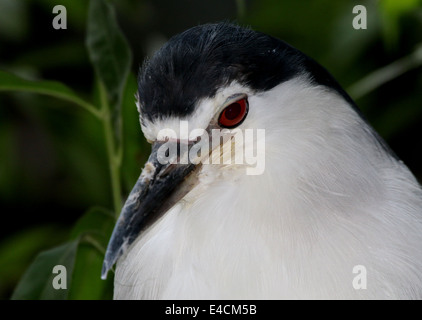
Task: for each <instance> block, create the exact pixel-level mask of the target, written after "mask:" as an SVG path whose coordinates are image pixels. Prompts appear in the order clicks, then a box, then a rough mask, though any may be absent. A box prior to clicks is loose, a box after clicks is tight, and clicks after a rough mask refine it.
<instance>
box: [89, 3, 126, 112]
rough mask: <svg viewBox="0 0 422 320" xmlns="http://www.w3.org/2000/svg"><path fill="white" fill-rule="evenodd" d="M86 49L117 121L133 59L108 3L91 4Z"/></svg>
mask: <svg viewBox="0 0 422 320" xmlns="http://www.w3.org/2000/svg"><path fill="white" fill-rule="evenodd" d="M86 45H87V48H88V53H89V57H90V60H91V62H92V64H93V66H94V69H95V72H96V74H97V76H98V78H99V79H100V80H101V82H102V84H103V85H104V87H105V89H106V92H107V98H108V101H109V105H111V106H112V107H113V108H114V114H113V116H114V117H117V116H118V115H119V114H120V104H121V99H122V94H123V90H124V86H125V83H126V79H127V76H128V74H129V71H130V67H131V64H132V55H131V51H130V48H129V45H128V43H127V41H126V38H125V37H124V36H123V34H122V32H121V31H120V28H119V26H118V24H117V21H116V17H115V13H114V10H113V7H112V6H111V5H110V4H108V3H107V2H106V1H104V0H91V1H90V5H89V9H88V23H87V36H86Z"/></svg>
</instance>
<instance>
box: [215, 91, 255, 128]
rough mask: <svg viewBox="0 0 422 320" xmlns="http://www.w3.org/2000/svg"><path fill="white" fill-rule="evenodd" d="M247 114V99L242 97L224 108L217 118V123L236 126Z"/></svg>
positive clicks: (228, 126) (229, 126) (224, 125)
mask: <svg viewBox="0 0 422 320" xmlns="http://www.w3.org/2000/svg"><path fill="white" fill-rule="evenodd" d="M247 114H248V101H247V100H246V98H243V99H241V100H239V101H236V102H234V103H232V104H230V105H228V106H227V107H225V108H224V110H223V111H222V112H221V114H220V117H219V118H218V124H219V125H220V126H221V127H225V128H234V127H237V126H238V125H240V124H241V123H242V122H243V120H245V118H246V115H247Z"/></svg>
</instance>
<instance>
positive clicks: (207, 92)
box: [102, 23, 376, 278]
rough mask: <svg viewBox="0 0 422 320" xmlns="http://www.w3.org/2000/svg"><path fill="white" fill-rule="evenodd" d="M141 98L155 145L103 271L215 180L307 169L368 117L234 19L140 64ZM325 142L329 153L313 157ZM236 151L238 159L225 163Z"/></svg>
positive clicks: (329, 81)
mask: <svg viewBox="0 0 422 320" xmlns="http://www.w3.org/2000/svg"><path fill="white" fill-rule="evenodd" d="M137 98H138V99H137V107H138V111H139V114H140V123H141V128H142V131H143V133H144V135H145V137H146V139H147V140H148V141H149V142H150V143H151V144H152V151H151V155H150V157H149V159H148V161H147V162H146V164H145V167H144V169H143V171H142V173H141V175H140V177H139V179H138V181H137V182H136V185H135V186H134V188H133V190H132V192H131V193H130V195H129V197H128V199H127V201H126V203H125V205H124V207H123V209H122V212H121V215H120V217H119V219H118V221H117V223H116V226H115V229H114V231H113V234H112V237H111V239H110V243H109V246H108V249H107V253H106V257H105V260H104V265H103V271H102V277H103V278H105V277H106V275H107V272H108V271H109V270H110V268H111V267H112V266H113V265H114V263H115V262H116V261H117V259H118V258H119V257H120V256H121V255H122V254H124V253H125V251H126V250H127V248H128V247H129V246H130V245H131V244H132V243H133V242H134V240H135V239H136V238H138V237H139V235H140V234H141V233H142V232H143V231H144V230H145V229H146V228H148V227H149V226H151V224H153V223H154V222H155V221H156V220H157V219H159V218H160V217H161V216H162V215H165V214H166V212H167V211H168V210H169V209H170V208H171V207H172V206H174V205H175V204H176V203H177V202H179V201H181V200H183V199H185V200H186V199H192V198H194V197H195V196H198V195H201V194H206V188H207V186H208V185H211V184H212V183H214V182H215V181H216V180H219V181H221V180H227V181H236V180H238V179H242V177H243V178H244V177H245V176H247V178H250V179H254V177H253V176H257V175H259V176H262V179H266V180H265V181H267V182H268V183H271V181H273V180H277V179H280V177H284V179H285V180H286V181H289V177H290V176H291V175H297V176H298V175H300V174H301V172H303V171H304V170H305V169H304V168H305V167H306V166H312V165H320V166H321V167H324V165H325V164H324V162H325V161H330V159H331V158H333V157H334V154H335V151H336V149H339V148H341V147H342V143H343V142H344V141H347V138H345V137H346V136H347V132H349V133H351V134H353V132H356V130H361V128H362V123H363V121H362V119H361V118H360V117H359V116H358V112H357V109H356V108H355V106H354V103H353V101H352V100H351V99H350V97H349V96H348V95H347V94H346V93H345V92H344V90H343V89H342V88H341V87H340V85H339V84H338V83H337V82H336V80H335V79H334V78H333V77H332V76H331V75H330V74H329V73H328V72H327V71H326V70H325V69H324V68H323V67H321V66H320V65H319V64H318V63H316V62H315V61H314V60H312V59H311V58H309V57H307V56H306V55H305V54H303V53H302V52H300V51H299V50H297V49H295V48H293V47H292V46H290V45H288V44H287V43H285V42H283V41H281V40H278V39H276V38H273V37H271V36H268V35H265V34H262V33H259V32H256V31H253V30H251V29H247V28H242V27H240V26H237V25H233V24H229V23H219V24H207V25H201V26H197V27H194V28H192V29H189V30H187V31H185V32H183V33H181V34H179V35H176V36H174V37H173V38H171V39H170V40H169V41H168V42H167V43H166V44H165V45H164V46H163V47H162V48H161V49H160V50H158V51H157V52H156V53H155V55H154V56H153V57H152V58H151V59H149V60H147V61H146V62H145V63H144V65H143V66H142V68H141V71H140V73H139V77H138V93H137ZM339 106H340V107H339ZM341 106H345V107H341ZM351 119H352V120H353V121H350V120H351ZM248 130H249V132H248ZM259 130H263V131H259ZM216 134H219V135H220V136H219V137H218V139H217V140H215V139H213V137H215V135H216ZM375 140H376V139H375ZM215 141H217V142H215ZM356 143H357V144H360V143H362V141H359V139H357V142H356ZM224 146H229V148H226V149H225V148H224ZM322 148H325V149H327V148H328V152H327V155H326V156H322V157H320V158H319V159H316V155H320V154H322V153H324V151H322ZM330 148H331V149H330ZM356 148H359V146H358V145H357V146H356ZM349 149H350V150H351V151H350V154H349V153H348V152H345V153H344V152H343V153H342V154H343V155H342V157H343V158H344V161H346V162H347V161H348V159H347V158H353V157H354V154H353V152H352V150H355V149H353V147H350V148H349ZM216 150H217V152H216ZM236 150H237V151H239V150H240V151H239V152H240V153H241V156H240V158H239V159H241V160H240V161H237V162H236V161H234V160H233V157H232V158H230V160H231V161H226V160H227V156H228V155H232V156H233V155H234V154H235V153H236V152H235V151H236ZM330 150H332V153H331V155H330ZM242 152H243V154H242ZM236 155H238V153H236ZM242 155H243V157H242ZM246 155H249V156H250V158H249V159H248V158H247V157H246ZM225 156H226V158H224V157H225ZM259 157H261V158H259ZM341 160H342V159H340V161H341ZM265 164H267V165H265ZM304 164H305V165H304ZM334 168H335V167H334ZM292 169H294V170H292ZM315 172H319V171H318V170H316V171H315ZM329 175H330V173H329V174H328V176H329ZM317 178H318V177H315V180H317ZM333 179H335V178H333ZM311 181H312V179H311ZM350 183H353V182H350Z"/></svg>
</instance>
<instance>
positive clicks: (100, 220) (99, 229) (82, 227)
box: [70, 207, 116, 253]
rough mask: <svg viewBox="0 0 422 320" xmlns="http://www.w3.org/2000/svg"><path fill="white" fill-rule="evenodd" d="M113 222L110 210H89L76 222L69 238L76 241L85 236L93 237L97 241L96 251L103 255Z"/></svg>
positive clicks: (96, 208) (95, 208)
mask: <svg viewBox="0 0 422 320" xmlns="http://www.w3.org/2000/svg"><path fill="white" fill-rule="evenodd" d="M115 222H116V220H115V219H114V214H113V213H112V212H111V211H110V210H107V209H105V208H100V207H94V208H91V209H90V210H88V211H87V212H86V213H85V214H84V215H83V216H82V218H80V219H79V220H78V221H77V222H76V224H75V226H74V227H73V229H72V231H71V234H70V238H71V239H77V238H80V237H83V236H85V235H89V236H90V237H94V238H95V240H96V241H98V246H99V247H98V250H100V251H102V253H105V249H106V246H107V244H108V240H109V239H110V236H111V232H112V231H113V228H114V224H115Z"/></svg>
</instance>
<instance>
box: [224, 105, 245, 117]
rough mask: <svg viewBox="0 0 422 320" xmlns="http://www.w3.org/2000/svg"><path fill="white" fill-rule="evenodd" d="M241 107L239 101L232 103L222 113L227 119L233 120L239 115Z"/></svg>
mask: <svg viewBox="0 0 422 320" xmlns="http://www.w3.org/2000/svg"><path fill="white" fill-rule="evenodd" d="M241 109H242V107H241V106H240V104H239V103H232V104H231V105H229V106H228V107H227V108H226V111H225V112H224V115H225V116H226V118H227V119H228V120H234V119H236V118H237V117H238V116H239V114H240V111H241Z"/></svg>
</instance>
